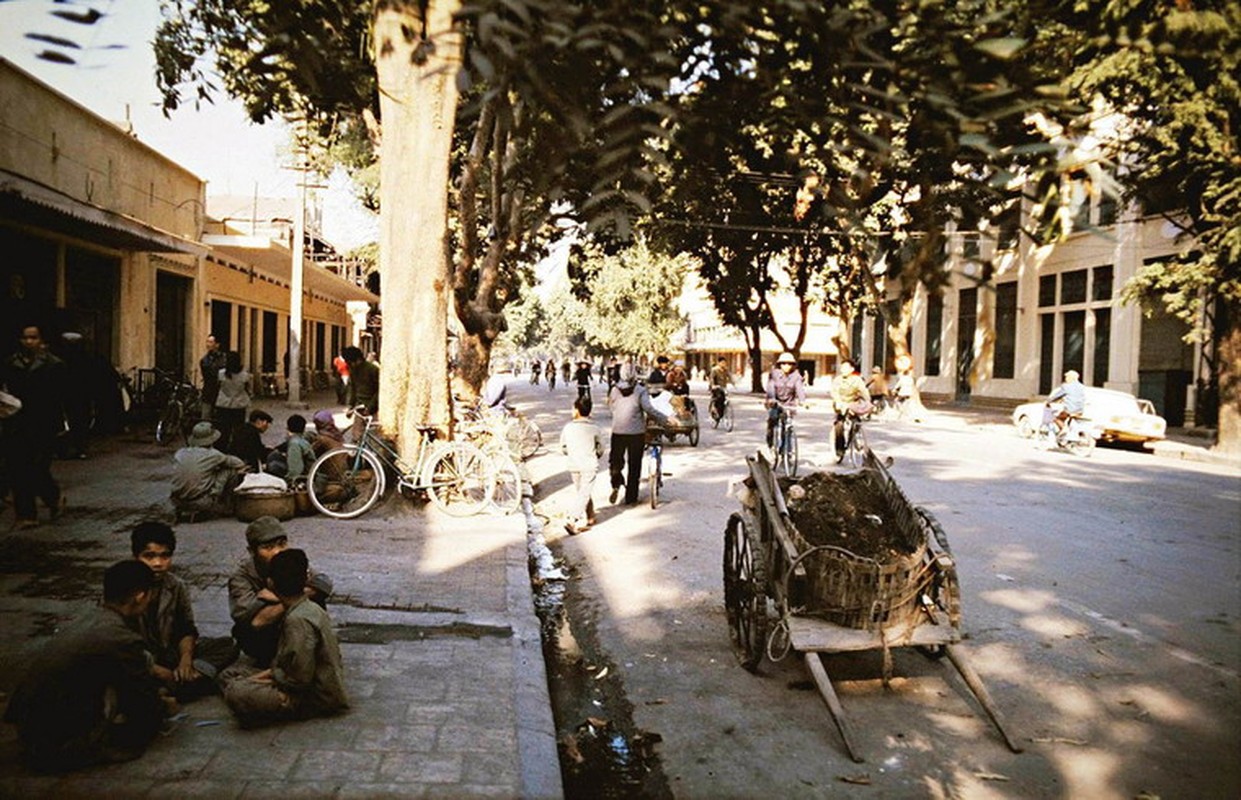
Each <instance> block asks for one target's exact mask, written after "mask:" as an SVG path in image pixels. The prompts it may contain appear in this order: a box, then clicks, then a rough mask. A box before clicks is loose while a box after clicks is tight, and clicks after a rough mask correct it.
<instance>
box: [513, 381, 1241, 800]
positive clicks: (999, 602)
mask: <svg viewBox="0 0 1241 800" xmlns="http://www.w3.org/2000/svg"><path fill="white" fill-rule="evenodd" d="M603 391H604V388H603V387H602V386H598V385H597V386H595V387H594V393H595V400H596V409H597V411H596V414H595V416H596V422H598V423H599V425H600V426H601V427H602V428H603V429H604V433H605V436H606V433H607V427H608V422H609V418H608V414H607V411H606V406H605V404H604V403H603V402H602V397H603ZM694 394H695V396H696V397H698V398H699V407H700V411H701V412H703V419H704V421H705V424H704V425H703V428H702V436H701V442H700V444H699V446H698V447H697V448H690V447H689V446H688V445H687V444H685V443H684V439H680V440H679V441H678V442H677V443H676V444H673V445H671V446H668V447H666V448H665V450H664V454H665V461H664V464H665V472H666V473H667V478H666V481H665V487H664V490H663V492H662V494H661V505H660V507H659V508H658V509H656V510H651V509H650V508H649V507H648V506H647V505H646V504H645V499H646V490H645V488H644V489H643V493H642V500H643V502H642V503H641V504H639V505H638V506H635V507H632V508H625V507H622V506H611V505H609V504H608V503H607V502H606V497H607V485H606V484H607V478H606V472H605V473H602V474H601V476H600V479H599V481H598V483H597V484H596V491H595V498H596V503H597V504H599V518H600V521H599V524H598V525H596V526H595V527H594V528H592V529H591V530H589V531H587V532H585V533H584V534H582V535H580V536H575V537H569V536H566V535H563V528H562V524H563V515H564V511H565V509H566V508H567V505H568V501H569V492H568V491H567V490H566V487H567V486H568V477H567V475H566V474H564V472H563V470H564V466H563V459H562V458H561V457H560V456H559V454H558V453H557V452H556V447H555V442H556V437H557V435H558V433H559V429H560V427H561V425H562V424H563V422H564V421H566V420H567V419H568V418H569V410H568V409H569V407H570V404H571V399H572V397H573V390H572V389H571V388H558V389H557V390H555V392H549V391H548V390H547V388H546V386H544V385H538V386H531V385H529V384H528V383H526V382H525V381H524V380H523V381H521V382H515V383H513V384H511V385H510V388H509V396H510V401H511V402H514V403H515V404H516V405H517V407H518V408H520V409H522V410H523V411H524V412H525V413H527V414H529V415H531V416H532V417H533V418H534V419H535V420H536V421H537V422H538V423H539V425H540V426H541V427H542V428H543V431H544V439H545V442H547V444H548V445H549V447H548V451H547V453H545V454H543V455H540V456H536V457H535V459H533V460H532V461H531V462H530V467H531V472H532V476H533V479H534V481H535V483H536V485H535V502H536V508H537V510H538V512H539V513H540V514H541V515H543V516H546V517H547V518H548V519H549V524H548V525H547V530H548V539H549V541H550V542H551V543H552V547H553V549H554V550H555V551H556V552H557V553H558V554H559V555H561V556H562V557H563V558H564V559H565V560H566V562H567V564H568V565H569V567H570V568H571V572H572V576H573V577H572V586H571V588H570V590H569V593H568V594H569V597H570V598H571V602H573V603H575V604H577V606H578V612H579V613H578V614H577V617H578V618H579V619H582V620H586V622H585V623H582V624H580V627H581V629H580V630H574V631H573V633H574V636H575V637H576V638H577V639H578V640H579V641H593V642H595V643H597V648H598V652H599V653H601V654H602V655H601V656H600V657H599V658H597V659H596V661H597V663H595V664H593V665H592V667H593V668H595V669H597V670H599V674H600V678H601V680H607V681H615V682H617V683H618V684H619V685H620V686H621V687H622V689H623V692H624V694H625V696H626V697H627V699H628V701H629V703H630V704H631V705H632V717H633V723H634V725H635V726H637V727H638V728H640V729H643V730H645V731H649V732H653V733H657V734H659V736H661V737H662V743H661V744H660V745H659V746H658V748H657V752H658V753H659V755H660V757H661V759H662V768H663V772H664V773H665V776H666V778H667V783H668V787H669V789H670V790H671V792H672V793H673V794H674V795H675V796H677V797H691V798H692V797H754V796H760V795H767V796H770V795H772V794H773V793H774V794H777V795H779V796H782V797H821V796H824V795H825V794H829V793H830V794H833V795H841V796H857V797H1038V798H1042V797H1089V798H1109V797H1116V798H1129V797H1135V796H1159V797H1201V798H1213V797H1220V798H1230V797H1236V796H1238V795H1239V794H1241V765H1239V764H1238V759H1237V757H1236V756H1237V753H1238V752H1241V713H1239V711H1241V709H1239V706H1241V692H1238V688H1239V686H1238V684H1239V670H1241V638H1239V637H1238V633H1241V593H1239V591H1238V587H1239V586H1241V575H1239V571H1241V560H1239V558H1238V532H1239V526H1241V523H1239V519H1241V515H1238V513H1237V512H1238V509H1239V508H1241V479H1239V475H1238V472H1237V471H1236V470H1235V469H1230V468H1229V467H1225V466H1217V465H1208V464H1198V463H1190V462H1183V461H1175V460H1171V459H1168V458H1161V457H1157V456H1155V455H1152V454H1150V453H1147V452H1140V451H1134V450H1120V449H1111V448H1103V447H1101V448H1098V449H1097V450H1096V451H1095V454H1094V456H1093V457H1092V458H1089V459H1077V458H1075V457H1073V456H1070V455H1068V454H1065V453H1054V452H1045V451H1042V450H1039V449H1037V448H1036V447H1035V446H1034V445H1033V444H1032V443H1031V442H1030V441H1027V440H1023V439H1021V438H1019V437H1018V436H1017V435H1016V433H1015V432H1014V431H1013V429H1012V426H1011V424H1009V423H1008V421H1007V417H1006V416H1005V415H1003V414H1002V413H1000V412H978V411H974V410H970V411H964V410H958V409H952V408H945V409H935V410H933V412H932V414H931V415H930V417H929V418H928V420H927V421H926V422H925V423H923V424H914V423H908V422H897V421H884V422H875V423H872V424H868V426H867V437H868V439H869V442H870V444H871V445H872V447H873V448H874V450H875V451H876V452H877V453H878V454H879V455H880V456H890V457H892V458H893V459H894V465H893V467H892V473H893V475H894V476H895V477H896V479H897V480H898V482H899V483H900V485H901V487H902V488H903V489H904V491H905V493H906V494H907V495H908V496H909V498H910V499H911V500H912V501H913V502H914V503H916V504H919V505H923V506H925V507H927V508H929V509H930V510H931V511H932V512H934V514H935V515H936V516H937V517H938V519H939V521H940V522H941V524H942V525H943V528H944V530H945V531H946V532H947V535H948V539H949V542H950V544H951V546H952V548H953V553H954V556H955V558H956V561H957V569H958V575H959V578H960V582H961V588H962V603H963V615H962V630H963V632H964V634H965V636H966V642H965V644H964V647H965V648H966V650H967V652H968V653H969V654H970V656H971V657H972V660H973V663H974V666H975V668H976V669H977V670H978V672H979V673H980V674H981V676H982V678H983V680H984V681H985V683H986V684H987V686H988V688H989V689H990V691H991V694H992V696H993V698H994V700H995V702H996V704H997V705H998V706H999V708H1000V709H1001V711H1002V712H1003V713H1004V715H1005V716H1006V718H1007V723H1008V728H1009V731H1010V733H1011V734H1012V735H1013V736H1014V738H1015V739H1017V741H1018V744H1020V745H1022V746H1024V748H1025V752H1024V753H1022V754H1013V753H1011V752H1009V751H1008V750H1007V749H1006V748H1005V747H1004V744H1003V742H1002V740H1001V739H1000V737H999V735H998V734H997V733H996V731H995V729H994V727H992V726H991V724H990V723H989V722H988V721H987V719H986V717H985V716H984V715H983V714H982V710H981V709H980V708H979V707H978V705H977V704H976V703H975V702H974V700H973V698H972V697H971V696H970V694H969V692H968V691H967V689H966V688H965V686H964V684H963V682H962V681H961V680H960V678H959V676H958V675H957V674H956V673H955V671H953V670H952V668H951V666H950V665H949V664H948V663H947V661H946V660H945V661H943V662H936V661H932V660H929V659H927V658H925V657H923V656H922V655H921V654H919V653H918V652H915V651H912V650H908V651H907V650H898V651H896V652H895V654H894V656H895V670H894V675H895V676H896V677H895V678H894V680H893V682H892V684H891V688H890V689H889V690H885V689H884V688H883V687H882V685H881V681H880V675H881V656H880V653H879V652H877V651H872V652H863V653H857V654H851V655H831V656H828V657H827V658H826V659H825V663H826V667H827V670H828V673H829V674H830V675H831V676H832V678H833V680H834V684H835V687H836V691H837V693H838V694H839V695H840V698H841V701H842V703H843V706H844V709H845V713H846V714H847V716H848V718H849V721H850V723H851V725H852V726H853V732H854V737H855V745H856V746H857V747H858V748H859V749H860V751H861V753H862V754H863V755H864V756H865V758H866V761H865V763H862V764H855V763H853V762H852V761H850V760H849V758H848V757H847V755H846V753H845V751H844V747H843V745H842V742H841V740H840V738H839V735H838V734H837V732H836V729H835V727H834V726H833V724H832V720H831V717H830V716H829V715H828V713H827V710H826V708H825V707H824V705H823V703H822V701H821V699H820V696H819V694H818V692H817V691H816V690H815V689H814V686H813V683H812V682H811V680H810V675H809V674H808V673H807V672H806V671H805V669H804V667H803V666H802V664H801V661H800V659H799V658H797V657H795V656H794V655H790V656H789V657H787V658H785V659H783V660H782V661H781V662H779V663H774V664H773V663H772V662H771V661H769V660H764V662H763V663H762V665H761V666H760V669H759V672H758V674H757V675H752V674H750V673H748V672H746V671H745V670H743V669H742V668H741V667H740V666H738V664H737V661H736V658H735V657H734V655H733V653H732V650H731V647H730V643H729V637H728V628H727V623H726V620H725V614H724V606H723V593H722V569H721V552H722V542H723V530H724V525H725V521H726V520H727V518H728V515H729V514H730V513H731V512H732V511H733V510H734V509H736V508H737V501H736V500H734V499H732V498H730V497H728V496H726V489H727V486H728V483H729V480H730V479H732V478H738V477H743V476H744V475H745V474H746V469H745V465H744V461H743V458H744V456H745V455H747V454H749V453H752V452H753V451H754V449H755V448H756V446H757V445H758V444H760V443H761V437H762V424H763V423H762V410H761V399H760V398H758V397H756V396H751V395H749V394H746V393H741V392H738V393H736V394H734V395H733V400H734V403H735V406H736V409H737V415H736V418H737V427H736V430H735V432H733V433H731V434H729V433H725V432H723V431H717V430H713V429H711V427H710V421H709V420H707V419H706V418H705V394H706V393H705V390H704V389H702V387H701V385H697V386H696V387H695V393H694ZM823 395H824V392H823V390H822V387H815V388H814V389H812V391H811V397H810V408H808V409H807V410H805V411H803V412H802V413H801V415H800V416H799V417H798V429H799V433H800V437H801V454H802V461H803V467H802V470H803V473H802V474H804V473H805V472H806V471H810V470H811V469H836V467H835V466H834V465H832V464H831V459H830V456H829V444H828V439H827V431H828V429H829V424H828V421H829V403H828V402H827V401H826V399H825V397H824V396H823ZM806 462H810V463H809V464H807V463H806ZM605 668H606V670H607V672H606V673H604V672H603V671H602V670H603V669H605ZM604 675H606V678H605V677H603V676H604ZM561 727H562V729H563V727H564V726H563V724H562V726H561ZM1143 793H1146V794H1143Z"/></svg>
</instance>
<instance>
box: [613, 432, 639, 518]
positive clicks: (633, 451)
mask: <svg viewBox="0 0 1241 800" xmlns="http://www.w3.org/2000/svg"><path fill="white" fill-rule="evenodd" d="M645 445H646V434H644V433H614V434H612V442H611V452H609V453H608V472H609V473H610V474H611V476H612V488H613V489H618V488H620V487H621V486H624V487H625V502H626V503H636V502H638V484H639V483H641V482H642V451H643V449H644V448H645ZM626 461H628V462H629V472H628V474H623V473H624V468H625V462H626Z"/></svg>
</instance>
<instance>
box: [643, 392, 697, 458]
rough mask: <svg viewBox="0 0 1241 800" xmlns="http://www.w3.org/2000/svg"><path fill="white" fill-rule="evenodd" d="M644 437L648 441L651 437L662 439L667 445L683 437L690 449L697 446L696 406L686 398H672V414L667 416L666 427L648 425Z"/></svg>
mask: <svg viewBox="0 0 1241 800" xmlns="http://www.w3.org/2000/svg"><path fill="white" fill-rule="evenodd" d="M646 436H647V440H648V441H649V440H650V439H651V438H652V437H655V438H657V439H658V438H663V439H665V440H666V441H667V442H668V443H669V444H671V443H672V442H675V441H676V438H677V437H678V436H684V437H685V438H686V439H687V440H688V441H689V446H690V447H697V446H698V406H697V404H696V403H694V402H693V401H692V400H690V398H688V397H673V398H672V414H671V415H669V416H668V422H667V424H666V425H654V424H651V423H648V424H647V426H646Z"/></svg>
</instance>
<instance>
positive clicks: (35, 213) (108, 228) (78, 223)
mask: <svg viewBox="0 0 1241 800" xmlns="http://www.w3.org/2000/svg"><path fill="white" fill-rule="evenodd" d="M0 219H8V220H12V221H14V222H18V223H21V224H23V225H29V226H32V227H35V228H43V229H45V230H49V231H53V232H55V233H59V234H63V235H65V236H72V237H75V238H78V239H82V240H85V241H88V242H92V243H95V244H100V245H103V246H104V247H111V248H114V249H117V250H134V251H137V252H140V253H187V254H189V255H193V256H204V255H206V254H207V248H206V247H204V246H203V245H201V244H199V243H197V242H194V241H191V240H189V239H185V238H182V237H180V236H177V235H176V234H173V233H168V232H167V231H162V230H160V229H159V228H154V227H152V226H150V225H148V224H146V223H145V222H143V221H141V220H138V219H135V218H133V217H129V216H126V215H124V214H118V213H116V212H115V211H108V210H107V209H104V208H100V207H99V206H94V205H91V204H89V203H83V202H82V201H80V200H75V199H74V198H72V197H70V196H68V195H66V194H63V193H61V192H58V191H56V190H55V189H51V188H48V187H47V186H44V185H43V184H40V183H35V182H34V181H31V180H29V179H27V178H23V177H21V176H19V175H14V174H13V173H11V172H8V171H7V170H0Z"/></svg>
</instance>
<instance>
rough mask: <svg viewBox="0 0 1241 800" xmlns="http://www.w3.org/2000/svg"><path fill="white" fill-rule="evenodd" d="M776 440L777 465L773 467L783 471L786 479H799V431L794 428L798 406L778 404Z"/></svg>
mask: <svg viewBox="0 0 1241 800" xmlns="http://www.w3.org/2000/svg"><path fill="white" fill-rule="evenodd" d="M775 408H776V409H778V410H777V412H776V425H775V428H776V430H775V434H776V440H775V444H774V448H773V449H774V453H775V463H774V464H773V466H774V467H775V468H776V469H777V470H780V471H782V472H783V473H784V474H785V476H786V477H789V478H795V477H797V467H798V463H797V461H798V459H797V429H796V428H795V427H794V426H793V416H794V411H795V410H796V408H797V407H796V405H788V404H785V403H777V404H776V406H775Z"/></svg>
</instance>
